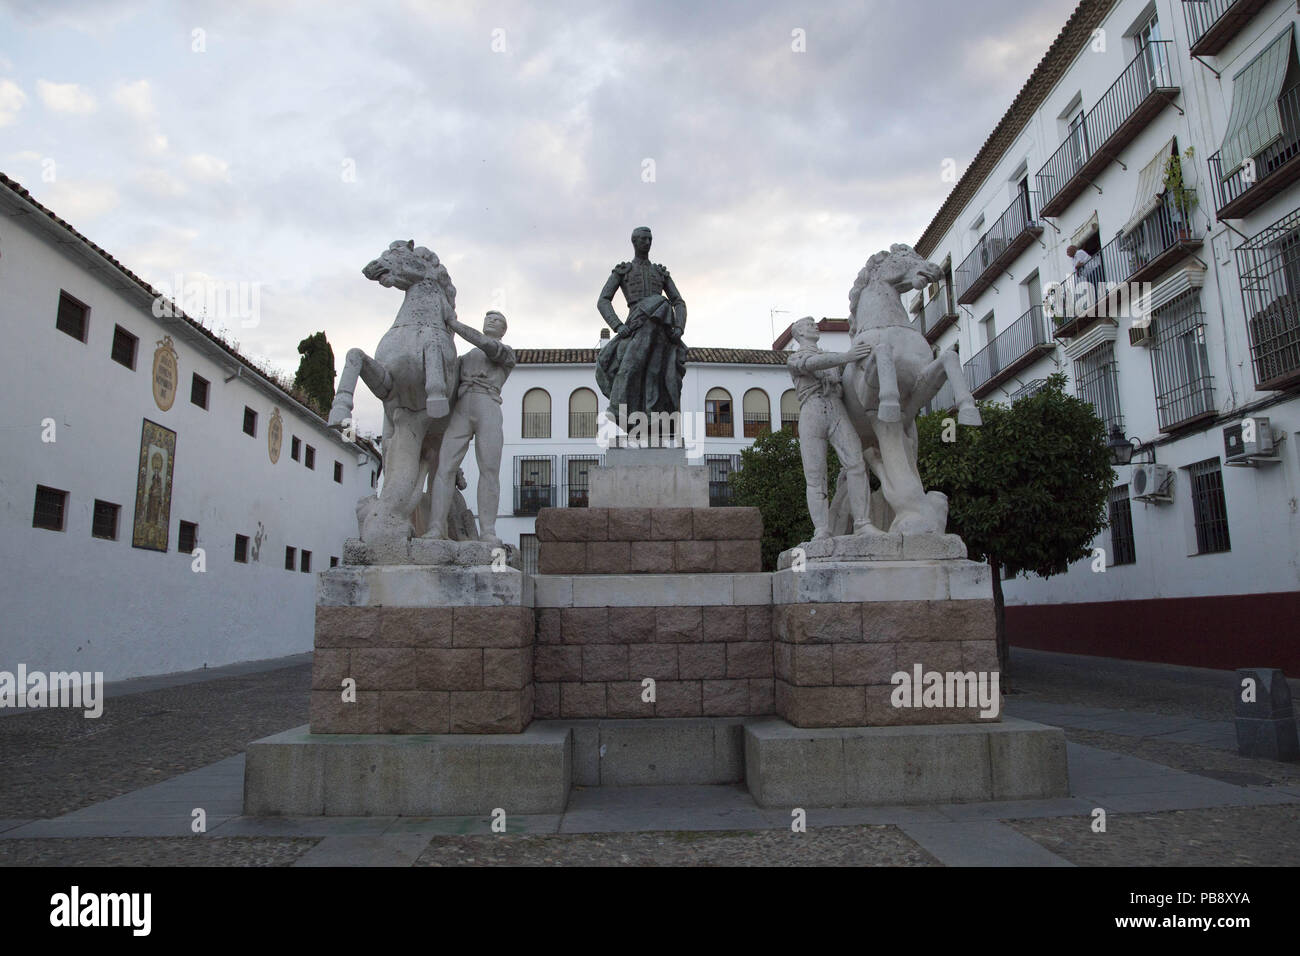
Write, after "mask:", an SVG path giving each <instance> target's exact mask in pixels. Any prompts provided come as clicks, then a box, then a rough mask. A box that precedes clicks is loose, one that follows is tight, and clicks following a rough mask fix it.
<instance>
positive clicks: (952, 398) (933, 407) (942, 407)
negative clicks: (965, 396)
mask: <svg viewBox="0 0 1300 956" xmlns="http://www.w3.org/2000/svg"><path fill="white" fill-rule="evenodd" d="M956 407H957V396H956V394H955V393H954V392H953V390H952V383H951V382H947V381H945V382H944V383H943V386H942V387H941V388H940V389H939V391H938V392H937V393H936V394H935V396H934V398H932V399H930V401H929V402H927V403H926V406H925V409H924V410H925V413H926V414H927V415H929V414H933V413H934V412H948V411H951V410H952V409H954V408H956Z"/></svg>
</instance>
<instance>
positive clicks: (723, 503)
mask: <svg viewBox="0 0 1300 956" xmlns="http://www.w3.org/2000/svg"><path fill="white" fill-rule="evenodd" d="M709 507H710V508H730V507H731V482H730V481H726V480H724V481H710V482H709Z"/></svg>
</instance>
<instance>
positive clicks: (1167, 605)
mask: <svg viewBox="0 0 1300 956" xmlns="http://www.w3.org/2000/svg"><path fill="white" fill-rule="evenodd" d="M1007 640H1008V642H1009V643H1010V644H1011V646H1012V647H1028V648H1034V649H1036V650H1042V651H1060V652H1062V653H1066V654H1089V655H1092V656H1095V657H1119V658H1123V659H1126V660H1136V661H1160V662H1163V663H1166V664H1184V665H1186V666H1189V667H1213V668H1217V669H1220V670H1235V669H1236V668H1238V667H1277V668H1281V669H1282V670H1283V671H1284V672H1285V673H1286V675H1287V676H1288V677H1300V593H1290V594H1288V593H1276V594H1229V595H1219V596H1215V597H1191V598H1169V599H1165V600H1154V601H1108V602H1104V603H1096V604H1039V605H1018V606H1014V607H1013V606H1010V605H1008V606H1007Z"/></svg>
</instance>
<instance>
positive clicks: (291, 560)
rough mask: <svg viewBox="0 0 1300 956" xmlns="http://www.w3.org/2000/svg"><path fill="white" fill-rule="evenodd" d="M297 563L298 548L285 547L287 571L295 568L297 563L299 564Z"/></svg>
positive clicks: (285, 566)
mask: <svg viewBox="0 0 1300 956" xmlns="http://www.w3.org/2000/svg"><path fill="white" fill-rule="evenodd" d="M297 563H298V549H297V548H285V549H284V569H285V570H286V571H292V570H293V569H294V567H295V565H297Z"/></svg>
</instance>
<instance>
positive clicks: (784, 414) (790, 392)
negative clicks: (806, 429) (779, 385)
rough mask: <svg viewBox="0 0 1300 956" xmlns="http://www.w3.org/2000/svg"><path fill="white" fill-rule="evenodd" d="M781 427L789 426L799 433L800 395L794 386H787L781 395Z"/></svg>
mask: <svg viewBox="0 0 1300 956" xmlns="http://www.w3.org/2000/svg"><path fill="white" fill-rule="evenodd" d="M781 427H782V428H788V429H790V431H792V432H794V434H795V436H796V437H797V436H798V435H799V395H798V393H797V392H795V390H794V389H793V388H787V389H786V390H785V392H783V393H782V395H781Z"/></svg>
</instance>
